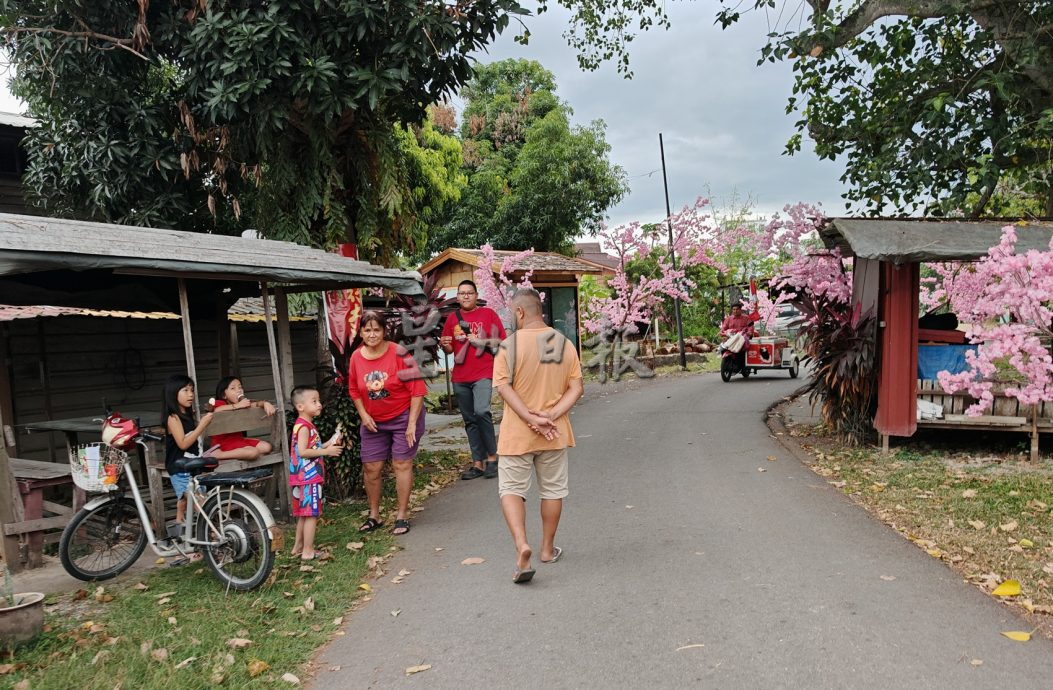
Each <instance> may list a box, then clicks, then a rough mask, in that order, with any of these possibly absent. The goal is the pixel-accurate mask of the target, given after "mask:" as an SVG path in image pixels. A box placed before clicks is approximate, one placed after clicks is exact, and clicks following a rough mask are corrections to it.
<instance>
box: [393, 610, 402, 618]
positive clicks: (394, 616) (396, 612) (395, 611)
mask: <svg viewBox="0 0 1053 690" xmlns="http://www.w3.org/2000/svg"><path fill="white" fill-rule="evenodd" d="M400 613H402V609H395V610H394V611H392V612H391V617H392V618H398V616H399V614H400Z"/></svg>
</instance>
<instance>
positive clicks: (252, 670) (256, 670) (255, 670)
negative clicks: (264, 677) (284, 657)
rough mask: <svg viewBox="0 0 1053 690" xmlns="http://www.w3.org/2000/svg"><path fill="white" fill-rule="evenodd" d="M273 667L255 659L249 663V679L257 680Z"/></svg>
mask: <svg viewBox="0 0 1053 690" xmlns="http://www.w3.org/2000/svg"><path fill="white" fill-rule="evenodd" d="M270 667H271V665H270V664H268V663H267V662H266V661H260V660H259V659H253V660H252V661H250V662H249V663H248V669H249V677H250V678H255V677H256V676H258V675H260V674H261V673H263V672H264V671H266V670H267V669H269V668H270Z"/></svg>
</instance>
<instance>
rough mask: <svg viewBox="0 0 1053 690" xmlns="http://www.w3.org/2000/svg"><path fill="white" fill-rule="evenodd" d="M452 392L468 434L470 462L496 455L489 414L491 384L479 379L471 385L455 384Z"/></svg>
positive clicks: (488, 380)
mask: <svg viewBox="0 0 1053 690" xmlns="http://www.w3.org/2000/svg"><path fill="white" fill-rule="evenodd" d="M453 392H454V394H456V395H457V406H458V407H460V408H461V418H462V419H463V420H464V430H465V432H466V433H467V434H468V446H469V447H470V448H471V449H472V460H474V461H476V462H483V461H485V460H486V459H487V458H489V457H490V456H491V455H497V436H496V435H495V434H494V416H493V414H492V413H491V412H490V397H491V395H492V394H493V382H492V381H491V380H490V379H479V380H478V381H473V382H471V383H455V384H453Z"/></svg>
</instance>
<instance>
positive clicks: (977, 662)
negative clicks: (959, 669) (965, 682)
mask: <svg viewBox="0 0 1053 690" xmlns="http://www.w3.org/2000/svg"><path fill="white" fill-rule="evenodd" d="M969 663H970V664H972V665H973V666H983V665H984V660H983V659H973V660H972V661H970V662H969Z"/></svg>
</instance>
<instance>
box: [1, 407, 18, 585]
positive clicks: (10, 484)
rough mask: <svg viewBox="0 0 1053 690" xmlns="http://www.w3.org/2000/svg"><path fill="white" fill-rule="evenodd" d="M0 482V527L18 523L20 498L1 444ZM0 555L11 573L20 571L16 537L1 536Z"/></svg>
mask: <svg viewBox="0 0 1053 690" xmlns="http://www.w3.org/2000/svg"><path fill="white" fill-rule="evenodd" d="M4 423H5V422H4V416H3V414H0V428H3V425H4ZM0 480H2V481H0V525H9V524H11V523H14V522H19V520H18V519H17V518H16V516H15V501H18V502H19V503H21V501H22V496H21V494H20V493H19V491H18V486H17V484H16V482H15V475H14V474H12V473H11V463H10V462H9V461H8V456H7V446H5V445H4V444H3V443H0ZM0 531H2V530H0ZM0 555H2V556H3V557H4V565H6V566H7V567H8V569H9V570H10V571H11V572H12V573H17V572H18V571H20V570H22V559H21V557H20V556H19V553H18V535H14V534H11V535H9V534H4V535H3V539H2V540H0Z"/></svg>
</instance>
